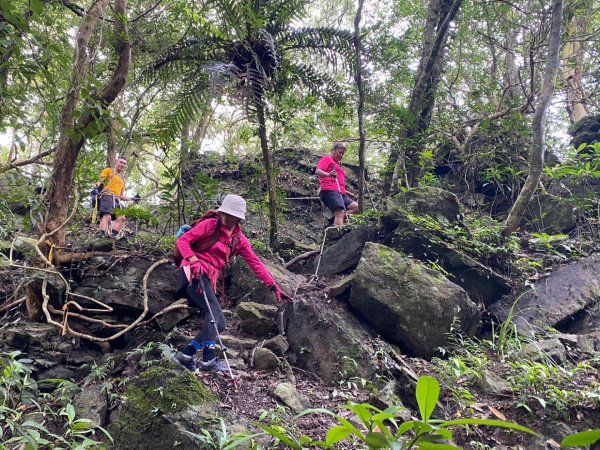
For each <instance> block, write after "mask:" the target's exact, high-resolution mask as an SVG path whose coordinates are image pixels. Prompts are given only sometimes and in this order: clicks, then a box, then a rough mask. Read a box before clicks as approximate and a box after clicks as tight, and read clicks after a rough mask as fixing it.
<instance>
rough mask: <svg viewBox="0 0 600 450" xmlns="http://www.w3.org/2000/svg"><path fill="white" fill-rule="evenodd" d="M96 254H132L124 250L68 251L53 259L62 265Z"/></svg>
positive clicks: (123, 255) (118, 255)
mask: <svg viewBox="0 0 600 450" xmlns="http://www.w3.org/2000/svg"><path fill="white" fill-rule="evenodd" d="M96 256H117V257H119V258H127V257H129V256H133V255H132V254H131V253H127V252H125V251H123V252H100V251H94V252H83V253H78V252H70V253H63V254H60V255H58V257H57V258H55V259H54V261H55V262H56V263H57V264H58V265H61V266H62V265H68V264H70V263H73V262H82V261H87V260H88V259H91V258H94V257H96Z"/></svg>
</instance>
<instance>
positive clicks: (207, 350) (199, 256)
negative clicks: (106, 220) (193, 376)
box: [174, 195, 291, 372]
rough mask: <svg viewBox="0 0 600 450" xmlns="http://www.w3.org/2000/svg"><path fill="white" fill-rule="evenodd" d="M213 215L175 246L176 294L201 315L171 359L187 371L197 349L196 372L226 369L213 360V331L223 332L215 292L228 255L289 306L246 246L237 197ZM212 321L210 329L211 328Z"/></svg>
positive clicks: (240, 200)
mask: <svg viewBox="0 0 600 450" xmlns="http://www.w3.org/2000/svg"><path fill="white" fill-rule="evenodd" d="M216 212H217V214H215V215H214V217H212V218H207V219H205V220H202V221H200V222H198V223H197V224H196V226H194V228H192V229H191V230H190V231H188V232H186V233H184V234H183V235H181V237H180V238H179V239H178V240H177V243H176V246H177V249H178V250H179V253H181V257H182V261H181V263H180V266H181V270H180V271H179V274H178V279H177V289H178V290H179V289H182V290H185V294H186V296H187V298H188V299H190V300H191V301H193V302H194V304H195V306H197V307H198V308H199V309H200V311H201V312H202V313H203V314H204V321H203V324H202V329H201V330H200V331H199V332H198V334H197V335H196V337H195V338H194V339H193V340H192V341H191V342H190V343H189V344H188V345H187V347H186V348H185V349H183V350H182V351H179V352H177V353H176V354H175V357H174V358H175V360H177V361H178V362H179V363H181V364H182V365H183V366H184V367H185V368H186V369H189V370H191V371H192V372H193V371H194V370H196V361H195V359H194V355H195V353H196V352H197V351H198V350H202V364H201V365H200V367H199V369H200V370H202V371H217V372H226V371H228V370H229V369H228V368H227V366H226V365H225V364H223V362H222V361H220V360H219V359H218V358H217V357H216V355H215V347H216V341H215V339H216V338H217V332H218V333H221V332H222V331H223V330H224V329H225V317H224V316H223V311H222V309H221V305H220V303H219V300H218V299H217V297H216V295H215V290H216V284H217V280H218V278H219V273H220V271H221V269H222V268H223V267H224V266H225V264H227V261H229V258H230V257H231V256H234V255H240V256H241V257H242V258H244V259H245V260H246V262H247V263H248V265H249V266H250V268H251V269H252V271H253V272H254V273H255V274H256V277H257V278H258V279H259V280H261V281H262V282H263V283H264V284H265V286H267V287H268V288H270V289H271V290H272V291H274V292H275V295H276V296H277V303H281V302H289V301H291V298H290V297H289V296H287V295H286V294H285V293H284V292H283V291H282V290H281V289H280V288H279V286H278V285H277V283H275V280H273V277H272V276H271V274H270V273H269V271H268V270H267V268H266V267H265V266H264V264H263V263H262V262H261V260H260V259H258V257H257V256H256V255H255V254H254V252H253V251H252V247H251V246H250V242H248V239H247V238H246V236H244V234H243V233H242V230H241V228H240V225H239V222H240V221H241V220H245V218H246V201H245V200H244V199H243V198H242V197H240V196H239V195H227V196H226V197H225V198H224V199H223V203H222V204H221V206H220V208H219V209H217V211H216ZM217 227H218V228H219V231H218V232H217ZM203 291H204V292H203ZM204 294H206V297H204ZM209 307H210V311H209V310H208V308H209ZM211 312H212V314H211ZM211 316H212V317H211ZM213 317H214V321H215V323H214V324H213V323H211V321H212V318H213Z"/></svg>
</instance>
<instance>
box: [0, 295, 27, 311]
mask: <svg viewBox="0 0 600 450" xmlns="http://www.w3.org/2000/svg"><path fill="white" fill-rule="evenodd" d="M21 303H25V297H22V298H20V299H18V300H15V301H14V302H11V303H7V304H4V305H2V306H0V313H3V312H4V311H8V310H9V309H11V308H14V307H15V306H18V305H20V304H21Z"/></svg>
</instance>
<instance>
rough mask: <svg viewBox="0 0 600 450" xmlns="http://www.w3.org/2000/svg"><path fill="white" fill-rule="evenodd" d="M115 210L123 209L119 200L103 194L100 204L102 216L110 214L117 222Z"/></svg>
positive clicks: (99, 210) (99, 209) (99, 208)
mask: <svg viewBox="0 0 600 450" xmlns="http://www.w3.org/2000/svg"><path fill="white" fill-rule="evenodd" d="M115 209H122V208H121V203H120V202H119V199H118V198H117V197H113V196H112V195H108V194H103V195H102V196H101V197H100V201H99V202H98V212H99V213H100V214H101V215H104V214H110V215H111V216H112V220H115V219H116V218H117V217H116V216H115V214H113V211H114V210H115Z"/></svg>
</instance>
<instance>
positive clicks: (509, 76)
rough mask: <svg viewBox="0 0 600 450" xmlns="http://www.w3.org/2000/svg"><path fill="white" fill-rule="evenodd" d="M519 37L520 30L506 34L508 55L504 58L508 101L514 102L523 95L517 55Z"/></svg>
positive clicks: (505, 87) (505, 88)
mask: <svg viewBox="0 0 600 450" xmlns="http://www.w3.org/2000/svg"><path fill="white" fill-rule="evenodd" d="M518 37H519V30H518V29H515V30H510V31H509V32H508V33H507V34H506V54H505V56H504V65H505V67H506V70H505V72H504V90H505V92H506V96H507V97H508V99H509V100H510V101H513V102H514V101H516V100H518V99H519V98H520V97H521V95H522V91H521V89H520V85H521V81H520V80H519V68H518V67H517V63H516V61H517V58H516V54H515V49H516V48H517V39H518Z"/></svg>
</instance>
